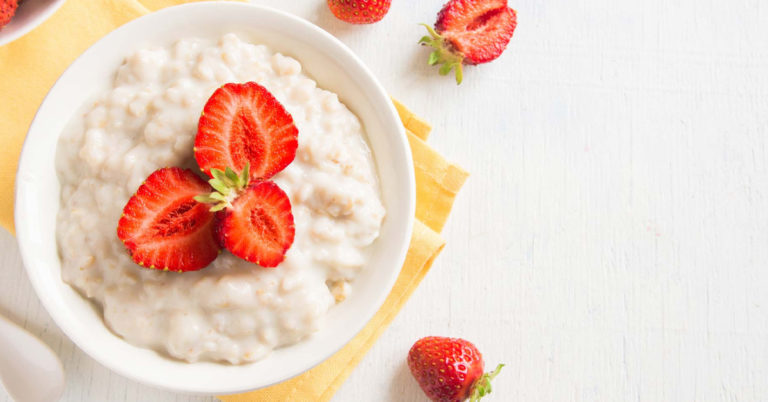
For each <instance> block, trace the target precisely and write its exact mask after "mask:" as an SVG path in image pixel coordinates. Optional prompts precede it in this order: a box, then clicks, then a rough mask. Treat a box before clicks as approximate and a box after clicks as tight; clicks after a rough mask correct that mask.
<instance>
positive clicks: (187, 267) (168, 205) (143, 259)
mask: <svg viewBox="0 0 768 402" xmlns="http://www.w3.org/2000/svg"><path fill="white" fill-rule="evenodd" d="M207 191H210V187H209V186H208V184H207V183H206V182H205V181H204V180H202V179H201V178H200V177H198V176H197V175H196V174H194V173H193V172H192V171H191V170H188V169H181V168H175V167H174V168H163V169H159V170H156V171H155V172H154V173H152V174H151V175H150V176H149V177H148V178H147V179H146V180H145V181H144V183H143V184H142V185H141V186H140V187H139V189H138V190H137V191H136V194H134V195H133V197H131V199H130V200H128V203H127V204H126V205H125V207H124V208H123V216H122V217H121V218H120V221H119V223H118V226H117V236H118V238H120V240H122V241H123V243H124V244H125V247H126V248H127V249H128V251H129V253H130V254H131V258H132V259H133V261H134V262H136V263H137V264H139V265H142V266H144V267H147V268H153V269H160V270H171V271H182V272H183V271H195V270H199V269H202V268H205V267H206V266H208V264H210V263H211V262H212V261H213V260H214V259H216V256H218V254H219V249H220V248H219V246H218V244H217V242H216V239H215V237H214V235H213V224H214V217H215V215H214V214H213V213H212V212H210V211H209V206H208V205H205V204H201V203H198V202H197V201H195V200H194V199H193V197H194V196H196V195H198V194H200V193H204V192H207Z"/></svg>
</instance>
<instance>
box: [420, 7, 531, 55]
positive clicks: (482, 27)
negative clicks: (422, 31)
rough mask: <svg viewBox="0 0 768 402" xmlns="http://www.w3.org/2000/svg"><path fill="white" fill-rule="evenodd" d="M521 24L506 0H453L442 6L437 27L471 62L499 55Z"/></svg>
mask: <svg viewBox="0 0 768 402" xmlns="http://www.w3.org/2000/svg"><path fill="white" fill-rule="evenodd" d="M516 27H517V15H516V13H515V10H513V9H511V8H509V7H507V1H506V0H452V1H449V2H448V3H447V4H445V6H443V9H442V10H440V12H439V13H438V16H437V22H436V23H435V29H436V30H437V32H439V33H440V34H441V35H442V36H443V37H444V38H445V39H446V40H447V41H449V42H450V43H451V45H453V47H454V48H455V49H456V50H457V51H459V52H460V53H461V54H462V55H463V56H464V61H465V63H467V64H480V63H487V62H489V61H491V60H494V59H496V58H498V57H499V56H500V55H501V53H502V52H504V49H506V47H507V44H509V41H510V39H512V34H513V33H514V31H515V28H516Z"/></svg>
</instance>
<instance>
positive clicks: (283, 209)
mask: <svg viewBox="0 0 768 402" xmlns="http://www.w3.org/2000/svg"><path fill="white" fill-rule="evenodd" d="M249 171H250V166H249V165H248V164H247V163H246V165H245V167H244V168H243V170H242V171H241V172H240V174H237V173H235V171H234V170H232V169H231V168H229V167H228V168H226V170H225V171H221V170H219V169H211V174H212V175H213V178H212V179H211V180H209V181H208V183H209V184H210V185H211V187H213V188H214V190H216V191H214V192H211V193H209V194H203V195H199V196H197V197H195V200H197V201H199V202H201V203H207V204H213V206H212V207H211V208H210V210H211V211H212V212H216V226H215V229H214V233H215V236H216V238H217V240H218V242H219V244H220V245H221V246H222V247H224V248H226V249H227V250H229V251H230V252H231V253H232V254H234V255H236V256H238V257H240V258H242V259H244V260H246V261H249V262H252V263H254V264H259V265H261V266H262V267H266V268H272V267H276V266H278V265H279V264H280V263H281V262H282V261H283V260H284V259H285V254H286V253H287V252H288V249H289V248H290V247H291V245H292V244H293V240H294V236H295V233H296V229H295V225H294V220H293V213H292V211H291V201H290V199H288V196H287V195H286V194H285V192H283V190H281V189H280V187H278V186H277V184H275V183H274V182H271V181H258V180H257V181H254V182H253V183H249Z"/></svg>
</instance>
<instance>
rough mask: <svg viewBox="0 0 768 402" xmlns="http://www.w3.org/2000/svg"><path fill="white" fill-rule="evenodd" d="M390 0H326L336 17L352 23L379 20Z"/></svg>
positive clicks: (385, 12)
mask: <svg viewBox="0 0 768 402" xmlns="http://www.w3.org/2000/svg"><path fill="white" fill-rule="evenodd" d="M391 3H392V0H328V8H330V9H331V12H332V13H333V15H335V16H336V18H338V19H340V20H342V21H346V22H349V23H352V24H371V23H374V22H376V21H381V19H382V18H384V16H385V15H387V12H388V11H389V5H390V4H391Z"/></svg>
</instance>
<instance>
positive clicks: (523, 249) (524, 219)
mask: <svg viewBox="0 0 768 402" xmlns="http://www.w3.org/2000/svg"><path fill="white" fill-rule="evenodd" d="M510 2H511V5H512V6H513V7H514V8H516V9H517V10H518V12H519V27H518V30H517V32H516V33H515V37H514V38H513V40H512V43H511V44H510V47H509V49H508V51H507V52H506V53H505V54H504V56H503V57H502V58H501V59H499V60H497V61H495V62H494V63H491V64H489V65H484V66H480V67H477V68H468V69H467V71H466V74H465V82H464V84H463V85H461V86H460V87H457V86H456V85H455V84H454V83H453V82H452V80H451V79H447V78H443V77H439V76H438V75H437V74H436V71H435V70H434V69H433V68H430V67H427V66H426V65H425V60H426V57H427V51H426V50H425V49H422V48H420V47H419V46H417V45H416V41H417V40H418V38H419V37H420V36H421V35H422V34H423V32H422V28H421V27H419V26H418V25H417V23H418V22H430V23H431V22H433V21H434V16H435V13H436V12H437V10H438V9H439V8H440V6H441V5H442V3H443V0H421V1H411V0H394V4H393V6H392V9H391V11H390V13H389V15H388V16H387V17H386V18H385V19H384V21H382V22H380V23H378V24H375V25H372V26H364V27H356V26H350V25H346V24H344V23H341V22H338V21H336V20H334V18H333V17H332V16H331V14H330V13H329V12H328V11H327V9H326V6H325V1H324V0H292V1H284V0H269V1H261V2H260V3H264V4H269V5H272V6H275V7H278V8H281V9H284V10H287V11H290V12H293V13H295V14H297V15H300V16H303V17H305V18H307V19H309V20H310V21H313V22H315V23H317V24H318V25H320V26H322V27H323V28H325V29H327V30H328V31H330V32H331V33H333V34H335V35H336V36H338V37H339V38H340V39H341V40H342V41H344V42H345V43H347V44H348V45H349V46H350V47H351V48H352V49H353V50H354V51H355V52H357V54H359V55H360V57H362V58H363V60H365V61H366V62H367V64H368V65H369V66H370V68H371V69H372V70H373V72H374V73H375V74H376V75H377V76H378V77H379V78H380V80H381V81H382V82H383V84H384V85H385V86H386V87H387V88H388V89H389V90H390V91H391V93H392V95H394V96H395V97H397V98H399V99H401V100H402V101H404V102H405V103H407V104H409V105H410V106H411V107H412V108H413V109H414V110H415V111H416V112H418V113H420V114H421V115H423V116H424V117H426V118H427V119H429V120H430V121H431V122H432V123H433V124H434V126H435V132H434V134H433V136H432V138H431V140H430V142H431V143H432V144H433V145H434V146H435V147H436V148H437V149H438V150H440V151H441V152H443V153H444V154H445V155H446V156H447V157H449V158H450V159H452V160H455V161H458V162H459V163H461V164H462V165H463V166H464V167H466V168H467V169H468V170H469V171H470V172H472V174H473V175H472V177H471V178H470V180H469V181H468V182H467V185H466V187H465V188H464V190H463V191H462V193H461V194H460V195H459V197H458V199H457V202H456V205H455V209H454V213H453V215H452V217H451V219H450V221H449V223H448V226H447V227H446V231H445V236H446V237H447V239H448V247H447V248H446V249H445V251H444V252H443V254H442V255H441V256H440V258H439V260H438V261H437V263H436V264H435V266H434V267H433V268H432V271H431V272H430V273H429V275H427V277H426V278H425V279H424V282H423V283H422V285H421V287H420V288H419V289H418V290H417V291H416V293H415V294H414V296H413V298H412V299H411V300H410V301H409V302H408V304H407V305H406V306H405V309H404V310H403V312H402V313H401V314H400V315H399V316H398V317H397V318H396V319H395V321H394V322H393V324H392V326H391V327H390V328H389V329H388V330H387V331H386V333H385V334H384V335H383V336H382V338H381V339H380V340H379V342H378V343H377V344H376V346H375V347H374V348H373V349H372V350H371V351H370V353H369V354H368V355H367V356H366V357H365V359H364V360H363V362H362V363H361V364H360V366H359V367H358V368H357V370H355V372H354V373H353V374H352V376H351V377H350V379H349V380H348V381H347V382H346V384H345V385H344V386H343V387H342V389H341V390H340V391H339V393H338V394H337V395H336V400H337V401H421V400H423V396H422V394H421V393H420V391H419V389H418V388H417V386H416V384H415V382H414V381H413V380H412V379H411V378H410V374H409V373H408V371H407V367H406V366H405V364H404V361H405V356H406V353H407V351H408V348H409V347H410V345H411V343H412V342H413V341H415V340H416V339H417V338H419V337H421V336H425V335H451V336H462V337H466V338H467V339H470V340H472V341H474V342H476V343H477V344H478V345H479V346H480V348H481V349H482V351H483V352H484V354H485V356H486V360H487V364H488V365H494V364H495V363H497V362H506V363H507V367H506V368H505V371H504V372H503V374H502V375H501V376H499V378H498V379H497V381H496V385H495V390H496V391H495V392H494V394H493V395H492V396H493V397H492V398H489V400H491V401H493V400H495V401H619V400H632V401H635V400H637V401H693V400H697V401H720V400H726V401H737V400H738V401H756V400H766V399H768V339H767V338H768V7H767V6H766V5H765V4H764V2H761V1H759V0H751V1H747V0H738V1H737V0H735V1H729V2H719V1H713V0H679V1H667V0H646V1H643V2H640V1H628V0H592V1H589V2H576V1H572V0H548V1H539V0H510ZM7 190H8V189H6V191H7ZM0 261H1V262H2V266H3V268H2V270H0V313H2V314H6V315H8V316H9V317H10V318H11V319H13V320H14V321H15V322H17V323H20V324H22V325H23V326H24V327H26V328H27V329H28V330H30V331H31V332H33V333H35V334H37V335H39V336H40V337H41V338H42V339H43V340H45V341H46V342H47V343H48V344H49V345H51V346H52V347H53V348H54V350H56V351H57V353H58V354H59V356H60V357H61V359H62V360H63V362H64V366H65V368H66V372H67V376H68V380H67V390H66V393H65V395H64V399H65V400H67V401H123V400H127V401H133V400H142V401H185V400H190V401H193V400H194V401H197V400H210V399H211V398H200V397H188V396H181V395H174V394H170V393H167V392H162V391H158V390H155V389H152V388H149V387H145V386H142V385H139V384H136V383H134V382H131V381H127V380H125V379H124V378H122V377H120V376H118V375H116V374H112V373H110V372H109V371H107V370H106V369H104V368H103V367H101V366H100V365H98V364H97V363H95V362H94V361H93V360H92V359H90V358H89V357H87V356H86V355H84V354H83V353H82V352H81V351H80V350H78V349H77V348H76V347H75V346H74V345H73V344H72V343H71V342H70V341H69V340H67V339H66V338H65V337H64V336H63V335H62V333H61V331H60V330H59V329H58V328H57V327H56V326H55V325H54V324H53V322H52V321H51V319H50V317H49V316H48V314H47V313H46V312H45V311H44V310H43V309H42V308H41V306H40V303H39V302H38V300H37V297H36V296H35V294H34V293H33V291H32V288H31V286H30V284H29V282H28V280H27V277H26V275H25V273H24V271H23V268H22V265H21V262H20V261H19V256H18V251H17V247H16V243H15V241H14V239H13V237H11V236H10V235H9V234H7V233H5V232H3V233H0ZM6 400H8V398H7V396H5V395H4V394H3V393H2V391H0V401H6Z"/></svg>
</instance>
